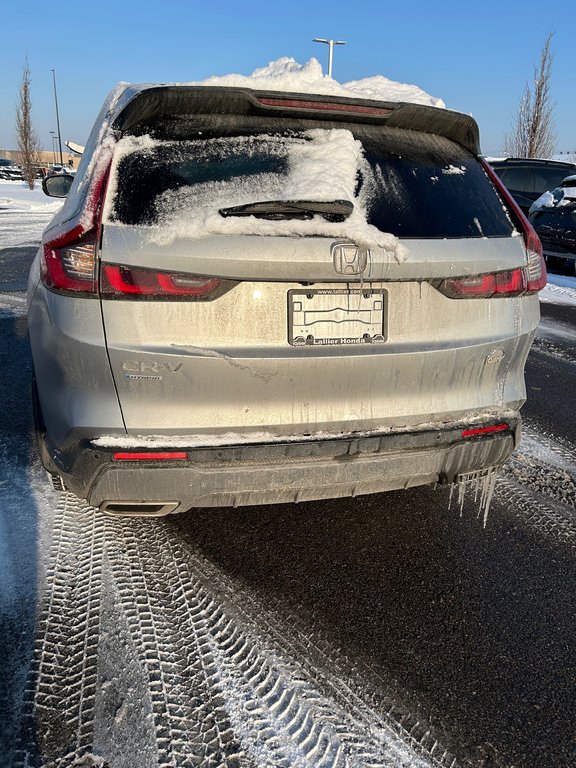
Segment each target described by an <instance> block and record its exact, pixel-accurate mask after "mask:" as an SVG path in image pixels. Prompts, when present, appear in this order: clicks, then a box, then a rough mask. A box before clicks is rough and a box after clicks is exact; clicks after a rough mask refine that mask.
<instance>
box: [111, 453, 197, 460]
mask: <svg viewBox="0 0 576 768" xmlns="http://www.w3.org/2000/svg"><path fill="white" fill-rule="evenodd" d="M187 458H188V454H187V453H183V452H182V451H172V452H171V453H166V452H164V453H115V454H114V460H115V461H182V460H186V459H187Z"/></svg>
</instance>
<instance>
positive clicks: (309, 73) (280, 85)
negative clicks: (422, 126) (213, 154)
mask: <svg viewBox="0 0 576 768" xmlns="http://www.w3.org/2000/svg"><path fill="white" fill-rule="evenodd" d="M183 85H211V86H229V87H234V88H254V89H256V90H265V91H288V92H291V93H314V94H319V95H324V96H347V97H348V98H356V99H357V98H364V99H374V100H376V101H407V102H411V103H413V104H425V105H426V106H431V107H440V108H443V107H445V104H444V102H443V101H442V99H439V98H437V97H436V96H431V95H430V94H429V93H426V91H423V90H422V89H421V88H419V87H418V86H417V85H408V84H406V83H397V82H395V81H394V80H389V79H388V78H387V77H384V76H383V75H375V76H374V77H366V78H364V79H362V80H351V81H350V82H348V83H339V82H338V81H337V80H334V79H333V78H331V77H328V75H324V74H323V73H322V65H321V64H320V62H319V61H318V59H315V58H311V59H310V61H308V62H307V63H306V64H298V62H297V61H296V60H295V59H293V58H291V57H288V56H284V57H282V58H280V59H276V61H271V62H270V63H269V64H267V65H266V66H265V67H260V68H259V69H255V70H254V72H253V73H252V74H251V75H239V74H229V75H214V76H212V77H209V78H207V79H206V80H200V81H192V82H189V83H183Z"/></svg>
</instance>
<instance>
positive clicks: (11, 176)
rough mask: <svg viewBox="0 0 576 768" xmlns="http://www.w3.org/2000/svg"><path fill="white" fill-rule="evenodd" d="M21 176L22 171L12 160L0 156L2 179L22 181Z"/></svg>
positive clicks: (22, 175) (0, 174) (22, 176)
mask: <svg viewBox="0 0 576 768" xmlns="http://www.w3.org/2000/svg"><path fill="white" fill-rule="evenodd" d="M23 178H24V172H23V170H22V168H21V167H20V166H19V165H17V164H16V163H15V162H14V160H7V159H6V158H4V157H0V179H3V180H4V181H22V180H23Z"/></svg>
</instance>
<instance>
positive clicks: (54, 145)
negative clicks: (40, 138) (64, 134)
mask: <svg viewBox="0 0 576 768" xmlns="http://www.w3.org/2000/svg"><path fill="white" fill-rule="evenodd" d="M50 134H51V136H52V162H53V163H54V165H56V131H50Z"/></svg>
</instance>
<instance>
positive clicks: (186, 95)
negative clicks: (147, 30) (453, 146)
mask: <svg viewBox="0 0 576 768" xmlns="http://www.w3.org/2000/svg"><path fill="white" fill-rule="evenodd" d="M114 111H115V112H116V114H115V115H114V117H113V119H112V128H113V129H114V130H118V131H121V132H122V133H141V132H143V130H144V129H145V126H147V125H150V124H151V123H153V122H154V121H155V120H157V119H158V118H159V117H171V118H178V117H183V116H186V115H200V114H212V115H263V116H269V117H273V116H277V117H288V116H290V117H296V118H304V119H309V120H310V119H314V120H332V121H333V120H338V122H354V123H369V124H373V125H386V126H389V127H391V128H403V129H405V130H411V131H420V132H422V133H431V134H435V135H439V136H444V137H446V138H447V139H450V140H452V141H454V142H456V143H457V144H460V145H461V146H463V147H465V148H466V149H468V150H469V151H470V152H472V153H473V154H475V155H478V154H479V153H480V137H479V131H478V125H477V123H476V121H475V120H474V118H473V117H470V116H469V115H464V114H462V113H460V112H453V111H451V110H447V109H439V108H438V107H429V106H425V105H421V104H412V103H408V102H387V101H375V100H372V99H354V98H347V97H341V96H328V95H326V96H325V95H320V94H317V95H316V94H309V93H307V94H306V93H288V92H283V91H261V90H251V89H249V88H229V87H222V86H197V85H196V86H193V85H161V86H153V85H150V86H130V87H129V88H127V90H126V91H125V92H124V94H123V97H122V98H121V99H119V101H118V102H117V104H116V110H114Z"/></svg>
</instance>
